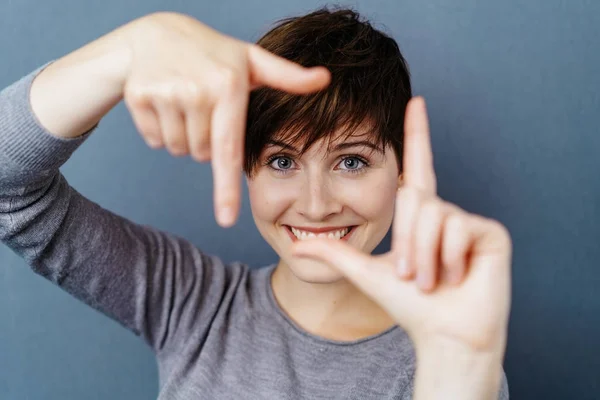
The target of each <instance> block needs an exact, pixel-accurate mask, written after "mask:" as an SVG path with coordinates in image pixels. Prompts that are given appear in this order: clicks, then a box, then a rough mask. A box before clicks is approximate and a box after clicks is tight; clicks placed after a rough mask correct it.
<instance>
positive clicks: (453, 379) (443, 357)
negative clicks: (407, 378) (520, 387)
mask: <svg viewBox="0 0 600 400" xmlns="http://www.w3.org/2000/svg"><path fill="white" fill-rule="evenodd" d="M503 348H504V347H503V346H499V349H503ZM503 355H504V351H503V350H497V351H489V352H483V351H482V352H473V351H469V350H467V349H465V348H464V347H462V346H461V345H458V344H456V343H454V342H452V341H450V340H448V341H436V342H435V343H430V344H428V346H427V347H424V348H422V349H417V372H416V377H415V389H414V399H415V400H432V399H444V400H448V399H460V400H471V399H472V400H487V399H490V400H491V399H494V400H495V399H497V398H498V394H499V391H500V384H501V381H502V359H503Z"/></svg>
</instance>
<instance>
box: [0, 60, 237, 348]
mask: <svg viewBox="0 0 600 400" xmlns="http://www.w3.org/2000/svg"><path fill="white" fill-rule="evenodd" d="M42 69H43V67H41V68H39V69H37V70H36V71H34V72H32V73H30V74H29V75H27V76H25V77H23V78H22V79H20V80H19V81H17V82H15V83H14V84H12V85H11V86H9V87H7V88H6V89H4V90H2V91H1V92H0V240H1V241H2V242H3V243H4V244H6V245H7V246H8V247H9V248H11V249H12V250H13V251H14V252H16V253H17V254H19V255H20V256H22V257H23V258H24V259H25V260H26V262H27V263H28V264H29V265H30V266H31V268H32V270H33V271H34V272H35V273H37V274H39V275H41V276H43V277H45V278H47V279H49V280H50V281H52V282H54V283H55V284H57V285H58V286H60V287H61V288H63V289H64V290H66V291H67V292H69V293H70V294H72V295H73V296H75V297H76V298H78V299H80V300H81V301H83V302H85V303H86V304H88V305H89V306H91V307H93V308H95V309H96V310H98V311H100V312H102V313H103V314H105V315H107V316H109V317H110V318H112V319H115V320H116V321H118V322H119V323H120V324H122V325H123V326H125V327H126V328H128V329H129V330H131V331H132V332H133V333H135V334H136V335H138V336H141V337H142V338H143V339H144V340H145V341H146V342H147V343H148V344H149V345H150V347H151V348H152V349H154V351H155V352H157V353H158V352H161V351H164V350H165V349H167V348H170V347H171V346H172V345H175V346H177V345H180V344H181V342H182V341H185V340H186V339H187V337H188V336H189V333H190V332H192V331H196V332H197V330H198V329H200V328H201V327H200V326H198V324H199V323H201V321H210V320H211V318H212V317H213V316H214V314H215V313H216V310H217V307H218V304H219V303H220V301H221V298H222V296H223V295H224V292H225V291H226V286H227V280H228V278H227V272H226V268H225V267H224V266H223V265H222V263H221V261H220V260H219V259H218V258H214V257H209V256H207V255H205V254H202V253H201V252H200V251H199V250H198V249H197V248H196V247H195V246H193V245H192V244H191V243H189V242H187V241H185V240H183V239H181V238H179V237H176V236H175V235H170V234H167V233H164V232H161V231H158V230H156V229H153V228H151V227H147V226H142V225H139V224H136V223H133V222H131V221H129V220H127V219H125V218H123V217H120V216H118V215H115V214H113V213H111V212H110V211H107V210H105V209H103V208H102V207H100V206H99V205H97V204H95V203H94V202H92V201H90V200H88V199H86V198H85V197H84V196H82V195H81V194H79V193H78V192H77V191H76V190H75V189H73V188H72V187H71V186H70V185H69V184H68V182H67V181H66V179H65V177H64V176H63V175H62V174H61V173H60V172H59V168H60V167H61V166H62V164H63V163H65V162H66V161H67V160H68V158H69V157H70V155H71V154H72V153H73V152H74V151H75V150H76V149H77V147H78V146H79V145H80V144H81V143H82V142H83V141H84V140H85V139H86V138H87V137H88V136H89V135H90V134H91V131H90V132H87V133H85V134H84V135H82V136H80V137H78V138H75V139H62V138H57V137H55V136H53V135H51V134H50V133H49V132H47V131H46V130H45V129H44V128H43V127H42V126H41V124H40V123H39V122H38V121H37V119H36V117H35V115H34V114H33V111H32V110H31V106H30V98H29V92H30V88H31V84H32V82H33V80H34V78H35V76H36V75H37V73H39V72H40V71H41V70H42ZM93 130H94V129H92V131H93ZM3 267H4V266H3Z"/></svg>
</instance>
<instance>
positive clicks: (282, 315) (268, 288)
mask: <svg viewBox="0 0 600 400" xmlns="http://www.w3.org/2000/svg"><path fill="white" fill-rule="evenodd" d="M276 266H277V264H272V265H270V266H268V267H267V268H266V271H265V272H266V274H265V275H266V278H265V279H264V284H265V292H266V293H267V298H268V306H269V307H270V308H271V309H272V310H274V314H275V316H276V317H277V318H278V319H279V320H280V321H282V322H283V323H284V324H285V325H287V326H288V327H290V328H291V330H292V331H293V332H294V333H295V334H297V335H299V336H300V337H302V338H303V339H304V340H309V341H311V342H314V343H315V344H320V345H323V344H326V345H331V346H336V347H349V346H359V345H362V344H365V343H370V342H373V341H375V340H377V339H380V338H382V337H386V336H388V335H390V334H392V333H393V332H395V331H396V330H398V329H399V328H400V327H399V326H398V325H394V326H391V327H390V328H388V329H386V330H384V331H382V332H379V333H376V334H374V335H370V336H366V337H364V338H361V339H356V340H350V341H342V340H334V339H327V338H324V337H322V336H318V335H315V334H313V333H310V332H308V331H307V330H305V329H304V328H302V327H301V326H300V325H298V324H297V323H296V322H295V321H294V320H292V319H291V318H290V316H289V315H287V313H286V312H285V311H284V310H283V309H282V308H281V306H280V305H279V303H278V302H277V299H276V298H275V293H274V292H273V286H272V285H271V279H272V276H273V273H274V272H275V268H276Z"/></svg>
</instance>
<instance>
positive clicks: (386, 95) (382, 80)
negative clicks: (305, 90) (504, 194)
mask: <svg viewBox="0 0 600 400" xmlns="http://www.w3.org/2000/svg"><path fill="white" fill-rule="evenodd" d="M257 44H258V45H259V46H261V47H263V48H264V49H266V50H268V51H270V52H272V53H274V54H276V55H278V56H281V57H284V58H287V59H289V60H292V61H294V62H297V63H299V64H301V65H303V66H306V67H312V66H318V65H321V66H324V67H326V68H328V69H329V70H330V72H331V83H330V84H329V86H328V87H327V88H326V89H324V90H322V91H320V92H317V93H313V94H310V95H292V94H288V93H284V92H282V91H279V90H275V89H271V88H260V89H257V90H255V91H253V92H252V93H251V95H250V102H249V106H248V119H247V128H246V129H247V130H246V140H245V163H244V170H245V172H246V173H247V174H248V175H251V174H252V173H253V172H254V171H255V168H256V166H257V163H258V161H259V160H260V155H261V153H262V151H263V150H264V148H265V147H266V145H267V144H268V143H269V141H271V140H273V139H275V136H277V140H279V141H283V142H285V143H288V144H291V145H294V144H302V150H301V151H302V152H304V151H306V150H307V149H308V148H309V147H310V146H311V145H313V144H314V143H315V142H316V141H318V140H320V139H322V138H328V139H329V140H330V139H331V137H330V135H331V134H332V133H334V132H335V131H337V130H338V129H342V128H343V131H344V135H346V137H348V136H350V135H352V134H353V133H356V129H357V128H358V127H359V126H364V124H365V123H366V124H368V125H367V126H368V127H369V129H370V130H369V134H370V135H373V137H374V138H375V141H376V144H377V145H379V146H381V147H382V149H385V147H386V146H387V145H391V147H392V148H393V149H394V151H395V153H396V157H397V159H398V164H399V165H400V168H401V165H402V142H403V136H404V132H403V131H404V129H403V125H404V112H405V109H406V105H407V103H408V100H409V99H410V98H411V96H412V93H411V85H410V74H409V70H408V66H407V63H406V61H405V59H404V57H403V56H402V54H401V53H400V49H399V48H398V44H397V43H396V41H395V40H394V39H392V38H391V37H389V36H388V35H386V34H384V33H382V32H380V31H378V30H376V29H374V28H373V26H372V25H371V24H370V23H369V22H368V21H365V20H363V19H362V18H361V16H360V15H359V14H358V13H357V12H356V11H354V10H351V9H346V8H336V9H332V10H330V9H328V8H322V9H319V10H317V11H314V12H312V13H310V14H307V15H304V16H300V17H294V18H286V19H283V20H281V21H279V22H278V23H277V24H276V26H275V27H274V28H273V29H271V30H270V31H269V32H267V33H266V34H265V35H264V36H263V37H261V38H260V39H259V40H258V42H257Z"/></svg>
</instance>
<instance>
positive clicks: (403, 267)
mask: <svg viewBox="0 0 600 400" xmlns="http://www.w3.org/2000/svg"><path fill="white" fill-rule="evenodd" d="M397 269H398V275H400V276H401V277H402V278H407V277H408V275H409V271H408V262H406V258H404V257H400V259H399V260H398V268H397Z"/></svg>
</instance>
